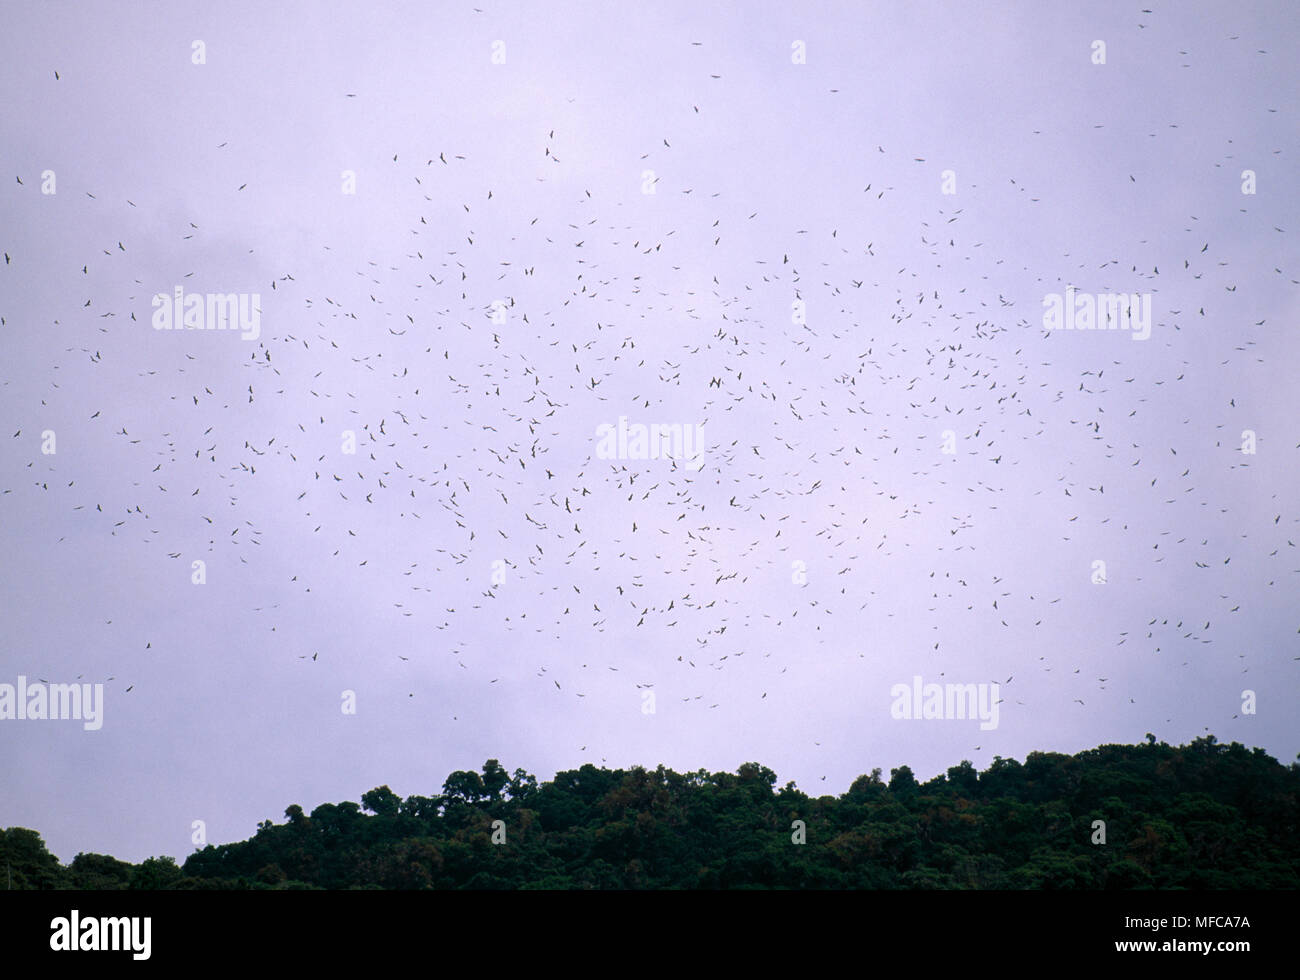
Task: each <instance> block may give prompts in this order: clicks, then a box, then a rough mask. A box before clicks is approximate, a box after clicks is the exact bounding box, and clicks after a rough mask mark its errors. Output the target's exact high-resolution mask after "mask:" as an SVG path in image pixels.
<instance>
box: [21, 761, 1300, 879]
mask: <svg viewBox="0 0 1300 980" xmlns="http://www.w3.org/2000/svg"><path fill="white" fill-rule="evenodd" d="M776 781H777V776H776V774H775V773H773V772H772V771H771V770H769V769H767V768H765V767H763V766H761V765H757V764H754V763H747V764H745V765H743V766H741V767H740V769H739V770H738V771H737V772H736V773H734V774H732V773H708V772H706V771H704V770H702V769H701V770H699V771H697V772H689V773H677V772H673V771H672V770H669V769H665V768H664V767H663V766H660V767H659V768H658V769H655V770H647V769H643V768H639V767H638V768H633V769H630V770H621V769H620V770H608V769H597V768H595V767H594V766H591V765H585V766H583V767H582V768H581V769H577V770H573V771H567V772H561V773H558V774H557V775H556V777H555V779H554V780H552V781H550V782H546V783H541V784H539V783H538V782H537V780H536V779H535V777H533V776H531V775H529V774H528V773H526V772H524V771H523V770H522V769H516V770H515V771H514V773H513V774H511V773H509V772H507V771H506V770H505V769H504V768H503V767H502V766H501V765H499V764H498V762H497V761H496V760H495V759H489V760H488V761H487V762H486V763H485V764H484V765H483V768H482V771H481V772H464V771H462V772H454V773H452V774H451V775H450V776H449V777H448V778H447V780H446V782H445V784H444V785H443V788H442V792H441V793H440V794H438V795H435V796H409V797H407V798H405V799H402V798H401V797H399V796H398V795H397V794H395V793H394V792H392V791H391V790H390V789H389V788H388V787H387V786H380V787H378V788H377V789H372V790H370V791H369V792H367V793H364V794H363V795H362V797H361V802H360V803H359V804H358V803H355V802H343V803H337V804H334V803H325V804H321V805H320V806H317V807H316V808H315V809H314V810H312V811H311V813H310V814H308V813H306V812H305V811H304V810H303V808H302V807H301V806H299V805H297V804H294V805H291V806H289V807H288V808H287V809H286V810H285V814H284V815H285V820H284V822H283V823H279V824H276V823H273V822H272V821H270V820H267V821H265V822H264V823H262V824H261V825H259V827H258V829H257V833H256V834H255V835H254V836H253V837H252V838H251V839H249V840H246V841H241V842H238V843H233V844H223V845H215V846H214V845H209V846H207V847H205V848H204V849H202V850H200V851H196V852H195V853H193V854H191V855H190V856H189V857H188V858H187V859H186V860H185V862H184V864H183V865H181V866H178V865H177V864H176V862H175V861H174V860H173V859H171V858H166V857H164V858H150V859H149V860H147V861H144V862H143V863H141V864H139V865H131V864H128V863H126V862H122V861H118V860H116V859H114V858H112V857H108V856H105V855H98V854H84V853H83V854H78V855H77V857H76V858H75V859H74V860H73V861H72V863H71V864H70V865H67V866H63V865H60V864H59V862H58V861H57V859H56V858H55V857H54V856H53V855H51V854H49V853H48V851H46V849H45V845H44V843H43V842H42V841H41V838H40V836H39V835H38V834H36V833H35V832H33V831H31V830H26V829H23V828H11V829H9V830H7V831H4V832H3V834H2V836H0V862H3V863H4V865H5V866H6V868H7V872H8V874H9V876H10V881H11V887H13V888H39V889H53V888H79V889H119V888H135V889H159V888H182V889H208V888H219V889H231V888H240V889H242V888H281V889H290V888H328V889H341V888H385V889H424V888H439V889H453V888H474V889H481V888H508V889H513V888H552V889H571V888H583V889H592V888H595V889H646V888H650V889H656V888H659V889H662V888H711V889H730V888H833V889H840V888H869V889H898V888H906V889H910V888H929V889H934V888H939V889H1043V888H1047V889H1063V888H1069V889H1103V888H1120V889H1128V888H1187V889H1228V888H1243V889H1255V888H1261V889H1293V888H1296V887H1300V764H1294V763H1293V764H1292V765H1291V766H1290V767H1289V768H1288V767H1285V766H1283V765H1281V764H1279V763H1278V762H1277V761H1276V760H1275V759H1273V758H1271V757H1269V756H1268V755H1267V754H1266V753H1265V752H1264V751H1263V750H1261V749H1254V750H1250V749H1247V748H1246V747H1244V746H1242V745H1240V744H1238V743H1235V742H1234V743H1232V744H1231V745H1220V744H1218V743H1217V742H1216V740H1215V738H1214V737H1213V736H1207V737H1204V738H1200V739H1197V740H1195V741H1194V742H1192V743H1191V744H1190V745H1183V746H1170V745H1167V744H1165V743H1163V742H1156V740H1155V738H1154V737H1153V736H1148V740H1147V742H1146V743H1145V744H1141V745H1104V746H1101V747H1099V748H1096V749H1092V750H1090V751H1087V752H1082V753H1079V754H1078V755H1075V756H1068V755H1060V754H1056V753H1044V752H1035V753H1031V754H1030V755H1029V757H1028V758H1027V759H1026V760H1025V761H1024V762H1023V763H1020V762H1017V761H1015V760H1012V759H1002V758H997V759H995V761H994V762H993V764H992V765H991V766H990V767H989V768H988V769H987V770H985V771H983V772H979V771H977V770H976V769H975V768H974V767H973V766H972V765H971V764H970V763H969V762H962V763H961V764H960V765H957V766H954V767H952V768H951V769H949V770H948V772H947V774H946V775H943V776H937V777H935V778H934V779H931V780H929V781H928V782H925V783H918V782H917V781H916V779H915V778H914V776H913V774H912V772H911V771H910V769H908V768H907V767H906V766H904V767H901V768H898V769H895V770H893V771H892V772H891V776H890V778H889V780H888V781H887V782H886V781H885V780H883V779H882V778H881V774H880V770H879V769H876V770H874V771H873V772H872V773H871V774H870V775H863V776H860V777H859V778H858V779H856V780H855V781H854V782H853V784H852V786H850V787H849V789H848V791H847V792H846V793H844V794H843V795H841V796H838V797H834V796H821V797H814V796H810V795H808V794H807V793H805V792H803V791H802V790H800V789H798V788H797V787H796V786H795V785H794V784H793V783H788V784H786V785H785V786H784V787H782V788H779V789H778V788H777V787H776ZM498 821H499V823H498ZM1097 821H1104V842H1102V831H1103V827H1102V826H1101V825H1100V824H1097V823H1096V822H1097Z"/></svg>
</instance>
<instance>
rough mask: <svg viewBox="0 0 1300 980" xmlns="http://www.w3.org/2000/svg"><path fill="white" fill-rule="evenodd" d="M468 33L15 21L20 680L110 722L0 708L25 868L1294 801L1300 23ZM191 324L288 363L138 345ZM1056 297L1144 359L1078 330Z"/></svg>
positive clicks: (3, 339) (6, 234)
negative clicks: (861, 791)
mask: <svg viewBox="0 0 1300 980" xmlns="http://www.w3.org/2000/svg"><path fill="white" fill-rule="evenodd" d="M476 2H478V3H479V5H480V9H476V8H475V7H474V6H473V5H471V4H465V5H452V4H435V5H425V4H400V5H399V4H378V5H374V6H357V5H343V4H318V3H304V4H286V5H278V6H277V7H276V9H272V10H267V9H264V7H262V6H261V5H257V4H249V3H241V4H225V5H221V6H220V7H219V9H210V8H209V7H208V6H206V5H202V6H200V5H194V4H175V5H165V6H145V5H133V6H120V5H109V4H85V5H82V4H78V5H43V6H41V7H39V8H20V7H17V6H14V5H10V6H8V7H6V8H4V9H3V10H2V11H0V88H2V90H3V91H4V92H5V93H6V97H5V98H4V99H3V100H0V248H3V251H4V252H5V253H7V255H8V260H7V262H6V264H5V265H4V266H0V317H3V318H4V325H3V326H0V423H3V424H4V425H5V428H4V429H3V430H0V544H3V547H4V550H5V555H6V559H5V561H4V562H3V563H0V603H2V604H3V608H4V612H5V617H4V619H5V628H4V630H3V631H0V683H10V684H15V683H17V678H18V676H19V675H24V676H26V677H27V678H28V680H29V681H32V682H34V681H35V680H36V679H37V678H45V679H47V680H48V681H51V682H55V683H62V682H72V681H74V680H77V679H78V678H80V679H81V680H82V681H85V682H103V683H105V705H104V719H103V727H102V728H101V729H100V730H98V731H85V730H84V729H83V727H82V726H81V724H80V723H77V722H74V721H31V720H27V721H20V720H17V719H12V720H0V786H3V791H0V826H13V825H18V826H29V827H32V828H35V829H37V830H39V831H40V832H41V833H42V834H43V835H44V836H45V839H46V841H47V842H48V843H49V845H50V848H51V850H53V851H54V853H56V854H57V855H58V856H59V857H60V858H61V859H62V860H64V861H69V860H71V859H72V857H73V856H74V855H75V854H76V853H77V852H78V851H97V852H107V853H112V854H114V855H116V856H118V857H121V858H124V859H129V860H140V859H142V858H144V857H146V856H148V855H150V854H159V853H166V854H171V855H173V856H175V857H177V858H178V859H183V858H184V857H185V855H186V854H187V853H188V852H189V851H190V850H192V849H193V845H192V843H191V826H192V822H193V821H195V820H203V821H205V822H206V833H207V839H208V840H210V841H212V842H218V841H227V840H233V839H242V838H245V837H247V836H249V835H250V834H252V833H253V832H254V830H255V828H256V824H257V822H258V821H260V820H263V819H267V818H271V819H274V820H276V821H279V820H281V819H282V816H281V815H282V813H283V811H284V808H285V807H286V806H288V805H289V804H291V803H299V804H301V805H303V806H304V807H306V808H307V809H308V810H310V809H311V808H313V807H315V806H316V805H318V804H320V803H322V802H327V801H338V800H343V799H351V800H358V799H359V798H360V796H361V794H362V793H363V792H365V791H366V790H368V789H370V788H372V787H374V786H376V785H379V784H384V783H386V784H388V785H389V786H391V787H392V788H393V790H394V791H396V792H398V793H399V794H401V795H403V796H406V795H410V794H433V793H436V792H437V791H438V790H439V789H440V787H441V785H442V781H443V780H444V779H445V777H446V776H447V774H448V773H449V772H451V771H452V770H455V769H463V768H472V769H477V768H478V767H479V766H480V765H481V764H482V762H483V761H484V760H485V759H487V758H497V759H499V760H500V761H501V762H502V764H503V765H505V766H506V767H507V768H509V769H511V770H513V769H514V768H516V767H522V768H525V769H527V770H528V771H530V772H532V773H534V774H535V775H537V776H538V778H539V779H549V778H550V777H552V776H553V775H554V773H555V772H556V771H557V770H563V769H571V768H577V767H578V766H580V765H581V764H583V763H584V762H594V763H596V764H598V765H599V764H602V762H603V763H604V764H606V765H608V766H610V767H627V766H631V765H636V764H641V765H645V766H649V767H653V766H655V765H657V764H659V763H663V764H665V765H668V766H671V767H673V768H675V769H678V770H693V769H697V768H700V767H704V768H708V769H710V770H718V769H723V770H733V771H734V770H735V768H736V767H737V766H739V765H740V764H741V763H743V762H745V761H751V760H752V761H757V762H761V763H763V764H765V765H767V766H769V767H771V768H773V769H774V770H776V772H777V774H778V777H779V780H780V781H781V782H782V783H784V782H786V781H787V780H795V781H796V782H797V783H798V784H799V786H800V787H801V788H802V789H804V790H805V791H807V792H809V793H812V794H819V793H823V792H825V793H835V794H838V793H842V792H844V791H845V790H846V789H847V787H848V785H849V783H850V782H851V781H852V779H853V778H854V777H855V776H857V775H859V774H861V773H865V772H870V771H871V769H873V768H875V767H880V768H882V769H883V770H884V771H885V772H886V773H888V771H889V770H890V769H891V768H893V767H896V766H899V765H904V764H906V765H909V766H911V767H912V768H913V770H914V771H915V772H916V773H917V775H918V777H919V778H921V779H928V778H930V777H931V776H933V775H935V774H936V773H940V772H942V771H944V770H945V769H946V768H948V767H949V766H953V765H956V764H957V763H958V762H960V761H961V760H962V759H970V760H971V761H972V762H974V763H975V764H976V765H977V766H978V767H979V768H981V769H982V768H985V767H986V766H987V765H988V764H989V763H990V762H991V761H992V759H993V758H994V756H995V755H1002V756H1004V757H1008V756H1010V757H1016V758H1021V759H1023V757H1024V756H1025V754H1026V753H1028V752H1030V751H1034V750H1050V751H1058V752H1070V753H1073V752H1077V751H1081V750H1083V749H1087V748H1091V747H1093V746H1095V745H1097V744H1100V743H1107V742H1133V741H1139V740H1141V739H1142V737H1143V735H1144V733H1146V732H1148V731H1151V732H1154V733H1156V734H1157V735H1158V736H1159V737H1160V738H1162V739H1164V740H1166V741H1169V742H1180V741H1187V740H1190V739H1192V738H1194V737H1196V736H1198V735H1201V734H1204V733H1205V732H1207V731H1209V732H1213V733H1214V734H1215V735H1216V736H1218V737H1219V738H1220V739H1221V740H1224V741H1228V740H1237V741H1241V742H1244V743H1245V744H1247V745H1252V746H1253V745H1259V746H1263V747H1264V748H1265V749H1267V750H1268V751H1269V752H1270V753H1271V754H1273V755H1275V756H1276V757H1278V758H1279V759H1281V760H1282V761H1284V762H1289V761H1291V760H1292V759H1294V758H1295V756H1296V753H1297V751H1298V750H1300V745H1297V724H1296V710H1295V709H1296V699H1297V694H1298V693H1300V661H1298V659H1297V658H1298V657H1300V632H1298V628H1300V622H1297V615H1296V610H1297V608H1298V604H1297V601H1296V597H1297V587H1298V585H1300V554H1298V553H1297V548H1296V544H1295V543H1294V542H1296V541H1297V538H1298V536H1300V526H1298V521H1300V513H1297V510H1296V502H1297V499H1300V497H1298V493H1297V491H1298V490H1300V466H1298V465H1297V459H1298V455H1297V454H1298V453H1300V447H1297V445H1296V444H1297V442H1298V441H1300V440H1297V438H1296V430H1295V426H1294V419H1295V418H1296V416H1297V409H1298V408H1300V399H1297V395H1296V386H1295V382H1294V379H1295V377H1296V370H1297V366H1298V365H1297V359H1298V358H1297V351H1298V347H1297V341H1296V333H1295V331H1296V324H1297V315H1298V314H1300V299H1298V294H1297V280H1300V261H1297V240H1296V233H1297V232H1296V229H1297V225H1298V223H1300V222H1298V220H1297V219H1298V217H1300V216H1298V215H1297V196H1296V193H1295V188H1294V181H1295V176H1294V175H1295V162H1294V161H1295V156H1296V152H1297V149H1298V147H1297V131H1296V127H1295V119H1296V108H1297V107H1296V104H1295V93H1296V92H1297V91H1298V90H1300V89H1298V86H1297V69H1296V67H1295V66H1296V65H1297V64H1298V63H1300V59H1298V58H1297V51H1296V47H1297V24H1298V21H1300V15H1298V14H1297V10H1296V8H1295V6H1294V5H1293V4H1290V3H1286V2H1277V3H1264V4H1247V5H1240V4H1231V5H1229V4H1187V3H1180V4H1168V3H1155V4H1152V3H1151V2H1150V0H1144V2H1145V3H1146V4H1147V9H1149V10H1150V13H1146V12H1144V8H1143V6H1142V5H1141V4H1138V3H1103V4H1094V5H1090V9H1088V10H1080V9H1077V7H1076V5H1070V4H1041V3H1029V2H1026V3H996V4H979V5H973V4H957V3H938V4H924V5H922V4H902V3H900V4H872V5H866V4H813V5H802V6H800V8H799V9H797V10H793V11H792V10H789V9H786V6H785V5H778V4H773V3H764V4H746V5H744V7H743V8H742V7H739V6H735V7H725V8H724V7H721V6H709V5H705V6H701V5H696V4H690V3H666V4H654V5H623V4H619V5H602V4H575V3H561V4H551V5H546V6H545V7H538V6H536V5H525V4H493V3H491V2H490V0H476ZM1098 40H1100V41H1103V42H1104V43H1105V62H1104V64H1098V63H1094V59H1095V55H1094V46H1093V42H1094V41H1098ZM195 41H200V42H202V47H201V51H202V55H203V59H202V63H195V57H196V55H195V47H194V42H195ZM498 41H499V42H502V45H497V43H496V42H498ZM796 42H803V46H802V48H800V47H799V46H798V45H797V43H796ZM801 52H802V62H803V63H798V62H799V61H800V53H801ZM56 72H57V73H58V78H57V79H56V77H55V73H56ZM394 157H396V159H394ZM444 160H445V162H444ZM1246 170H1249V171H1252V172H1253V174H1254V175H1255V177H1254V179H1255V187H1254V190H1255V193H1253V194H1244V193H1243V177H1242V173H1243V171H1246ZM47 171H49V172H52V174H53V181H54V183H53V187H52V188H51V187H50V178H49V177H48V176H43V175H44V174H46V172H47ZM647 171H651V172H652V173H650V174H647V173H646V172H647ZM945 171H951V175H950V179H949V184H948V186H947V188H945V186H944V182H945ZM345 172H350V173H351V174H352V176H353V177H354V179H355V194H348V193H344V190H345V181H346V180H347V179H348V178H347V177H346V176H345ZM20 181H21V183H20ZM647 187H653V190H654V193H644V192H643V191H644V189H646V188H647ZM945 189H946V190H955V193H945V192H944V191H945ZM43 190H53V191H54V192H53V193H43ZM489 194H490V196H489ZM83 267H84V268H83ZM273 282H274V283H275V286H274V288H272V283H273ZM178 284H179V285H182V286H183V287H184V289H185V291H186V292H187V293H192V294H205V293H222V294H225V293H240V294H257V295H258V297H259V304H260V310H261V317H260V336H259V338H258V339H257V340H244V339H241V338H240V336H239V335H238V333H236V332H231V331H224V330H214V331H171V332H168V331H156V330H154V329H153V328H152V327H151V326H150V319H151V316H152V313H153V309H152V307H151V297H152V296H153V295H154V294H156V293H167V294H170V293H171V291H172V289H173V287H175V286H176V285H178ZM1066 286H1074V287H1077V289H1078V290H1080V291H1082V292H1087V293H1092V294H1097V293H1120V292H1122V293H1146V294H1149V295H1150V298H1151V304H1152V321H1153V322H1152V326H1151V335H1150V337H1149V338H1148V339H1147V340H1143V341H1136V340H1134V339H1133V337H1132V336H1131V334H1130V333H1128V332H1124V331H1095V332H1049V331H1047V330H1045V329H1044V327H1043V301H1044V298H1045V297H1046V296H1047V295H1048V294H1050V293H1054V292H1064V291H1065V288H1066ZM498 301H499V302H500V303H502V304H504V308H505V319H504V322H494V319H493V316H492V308H493V303H494V302H498ZM796 301H798V302H801V303H802V304H804V306H803V309H804V320H805V321H806V322H802V323H800V322H796V319H797V310H796V309H795V308H794V306H793V304H795V303H796ZM87 303H88V304H89V305H87ZM525 317H526V319H525ZM96 413H97V414H96ZM620 416H626V417H627V419H628V422H629V423H630V424H635V423H642V424H647V425H648V424H652V423H666V424H677V425H692V426H699V427H700V429H699V431H700V432H701V433H702V438H703V444H704V446H705V449H704V464H703V466H702V468H701V469H699V470H698V471H692V470H690V469H688V468H687V467H685V466H684V465H681V464H676V465H675V464H674V463H673V462H671V461H668V460H637V459H627V460H613V461H611V460H603V459H599V458H598V457H597V451H596V448H597V439H596V435H595V433H596V430H597V427H598V426H600V425H602V424H611V425H617V424H618V420H619V417H620ZM347 430H350V431H352V432H353V433H355V435H356V438H357V452H356V454H355V455H349V454H347V453H345V452H344V451H343V439H344V433H345V431H347ZM1245 430H1250V431H1251V432H1253V433H1255V437H1256V440H1257V442H1256V447H1255V448H1256V452H1255V453H1253V454H1246V453H1243V452H1242V451H1241V447H1242V442H1243V435H1242V433H1243V431H1245ZM47 431H50V432H53V433H54V436H55V440H56V451H55V452H54V453H53V454H48V453H43V452H42V445H43V442H46V441H47V440H46V437H45V436H44V435H43V433H45V432H47ZM945 433H951V435H952V440H953V442H952V444H951V446H952V448H953V449H954V451H953V452H951V453H946V452H944V444H945ZM196 560H198V561H203V562H205V563H206V584H203V585H196V584H193V582H192V562H194V561H196ZM1098 560H1100V561H1104V562H1105V564H1106V583H1105V584H1104V585H1100V584H1094V583H1093V581H1092V579H1093V575H1094V572H1093V563H1094V562H1095V561H1098ZM494 562H501V563H503V565H498V566H495V568H497V569H500V568H504V581H494V577H493V576H494ZM796 563H799V564H796ZM800 573H802V574H804V575H806V584H801V583H800V582H798V581H796V579H798V578H799V576H800ZM313 656H315V659H312V658H313ZM915 676H920V677H922V678H923V681H924V682H926V683H929V682H934V683H949V682H952V683H963V684H965V683H971V684H986V683H991V682H996V683H998V684H999V685H1000V687H999V697H1001V698H1002V704H1001V705H1000V706H999V715H998V725H997V727H996V729H992V730H981V729H980V724H979V722H978V721H977V720H974V719H943V720H929V721H904V720H896V719H894V718H893V717H891V711H890V708H891V697H890V690H891V688H892V687H893V686H894V685H896V684H899V683H903V684H909V685H910V684H911V683H912V679H913V677H915ZM110 677H111V678H113V679H112V680H111V681H110V680H108V678H110ZM1008 678H1011V680H1010V682H1009V683H1008ZM128 688H130V690H128ZM345 691H352V692H355V698H356V713H355V714H345V713H344V712H343V711H342V710H341V699H342V697H343V692H345ZM650 691H653V693H654V698H655V699H654V711H653V713H650V712H648V711H647V710H646V708H647V702H646V700H645V695H646V693H647V692H650ZM1245 691H1254V692H1256V695H1257V702H1258V703H1257V713H1256V714H1254V715H1249V714H1246V713H1245V712H1244V711H1243V697H1244V695H1243V692H1245ZM823 777H824V779H823Z"/></svg>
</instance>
